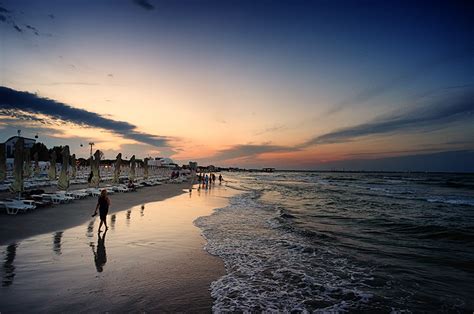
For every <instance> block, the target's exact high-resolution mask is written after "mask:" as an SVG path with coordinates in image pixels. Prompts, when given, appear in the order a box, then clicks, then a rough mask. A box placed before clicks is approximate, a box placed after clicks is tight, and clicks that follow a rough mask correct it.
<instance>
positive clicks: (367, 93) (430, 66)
mask: <svg viewBox="0 0 474 314" xmlns="http://www.w3.org/2000/svg"><path fill="white" fill-rule="evenodd" d="M472 55H473V52H472V50H458V51H454V52H452V53H450V54H447V55H444V56H441V57H438V58H437V59H434V60H430V61H427V62H424V63H422V64H420V65H418V66H417V67H415V68H413V69H410V70H409V71H406V72H404V73H401V74H400V75H398V76H396V77H393V78H391V79H389V80H386V81H385V82H382V83H380V84H378V85H375V86H373V87H369V88H367V89H364V90H362V91H360V92H359V93H358V94H356V95H355V96H353V97H350V98H347V99H344V100H342V101H341V102H339V103H336V104H335V105H334V106H333V107H332V108H331V109H330V110H329V112H328V114H333V113H336V112H338V111H340V110H342V109H344V107H346V106H350V105H356V104H361V103H365V102H367V101H369V100H371V99H373V98H375V97H377V96H380V95H382V94H384V93H386V92H389V91H391V90H393V89H396V88H399V87H401V86H403V85H405V84H408V83H410V82H413V81H415V80H417V79H418V78H420V77H422V76H424V75H426V74H427V73H429V72H430V71H433V70H435V69H436V68H438V67H440V66H443V65H445V64H449V63H451V62H455V61H458V60H462V59H464V58H470V57H472Z"/></svg>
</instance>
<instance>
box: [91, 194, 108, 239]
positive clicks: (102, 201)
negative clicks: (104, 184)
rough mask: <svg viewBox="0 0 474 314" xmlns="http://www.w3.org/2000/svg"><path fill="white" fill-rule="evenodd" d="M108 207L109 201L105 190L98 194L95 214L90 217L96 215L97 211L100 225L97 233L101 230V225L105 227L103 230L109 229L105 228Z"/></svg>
mask: <svg viewBox="0 0 474 314" xmlns="http://www.w3.org/2000/svg"><path fill="white" fill-rule="evenodd" d="M109 206H110V199H109V197H108V196H107V190H106V189H103V190H102V191H101V192H100V196H99V199H98V201H97V205H96V207H95V212H94V214H93V215H92V216H95V215H97V209H98V210H99V217H100V224H99V230H98V231H97V232H100V231H101V230H100V228H102V224H104V225H105V230H107V229H109V227H107V213H108V212H109Z"/></svg>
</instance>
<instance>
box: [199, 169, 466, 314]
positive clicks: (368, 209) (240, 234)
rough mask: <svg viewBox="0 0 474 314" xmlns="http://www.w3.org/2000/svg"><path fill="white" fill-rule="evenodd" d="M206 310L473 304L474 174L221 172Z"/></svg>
mask: <svg viewBox="0 0 474 314" xmlns="http://www.w3.org/2000/svg"><path fill="white" fill-rule="evenodd" d="M223 175H224V179H225V180H226V182H225V183H224V184H226V186H227V188H231V189H236V190H238V191H240V192H241V193H239V194H237V195H236V196H233V197H232V198H230V200H229V205H228V206H226V207H224V208H220V209H217V210H215V212H214V213H213V214H212V215H210V216H206V217H200V218H198V219H197V220H196V221H195V225H196V226H198V227H200V228H201V229H202V233H203V236H204V237H205V238H206V240H207V244H206V247H205V248H206V250H207V251H208V252H209V253H211V254H213V255H217V256H219V257H221V258H222V260H223V261H224V263H225V267H226V275H225V276H223V277H221V278H219V279H218V280H217V281H215V282H213V283H212V285H211V294H212V297H213V298H214V305H213V310H214V311H216V312H222V311H244V312H255V311H269V312H292V311H296V312H319V311H321V312H380V313H389V312H393V313H410V312H450V313H451V312H453V313H456V312H459V313H472V312H473V311H474V174H445V173H380V172H377V173H368V172H362V173H347V172H339V173H338V172H274V173H224V174H223Z"/></svg>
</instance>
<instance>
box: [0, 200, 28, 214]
mask: <svg viewBox="0 0 474 314" xmlns="http://www.w3.org/2000/svg"><path fill="white" fill-rule="evenodd" d="M1 204H2V205H3V206H4V207H5V210H6V212H7V214H9V215H16V214H18V211H20V210H21V211H22V212H26V211H28V210H31V209H35V208H36V205H34V202H33V203H30V201H26V200H7V201H4V202H1Z"/></svg>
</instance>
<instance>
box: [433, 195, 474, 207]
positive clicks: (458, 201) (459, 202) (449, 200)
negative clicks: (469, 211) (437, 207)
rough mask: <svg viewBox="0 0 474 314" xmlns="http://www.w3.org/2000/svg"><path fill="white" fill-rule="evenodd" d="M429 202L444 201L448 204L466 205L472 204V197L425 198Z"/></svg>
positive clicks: (473, 201)
mask: <svg viewBox="0 0 474 314" xmlns="http://www.w3.org/2000/svg"><path fill="white" fill-rule="evenodd" d="M425 200H426V201H427V202H430V203H445V204H450V205H467V206H474V199H456V198H444V197H428V198H426V199H425Z"/></svg>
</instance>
